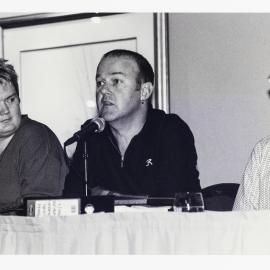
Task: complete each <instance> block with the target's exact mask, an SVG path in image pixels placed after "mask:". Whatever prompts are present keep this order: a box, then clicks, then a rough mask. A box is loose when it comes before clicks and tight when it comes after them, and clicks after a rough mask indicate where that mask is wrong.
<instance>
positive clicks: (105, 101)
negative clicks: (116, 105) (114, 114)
mask: <svg viewBox="0 0 270 270" xmlns="http://www.w3.org/2000/svg"><path fill="white" fill-rule="evenodd" d="M102 105H103V106H112V105H113V103H112V102H111V101H109V100H103V101H102Z"/></svg>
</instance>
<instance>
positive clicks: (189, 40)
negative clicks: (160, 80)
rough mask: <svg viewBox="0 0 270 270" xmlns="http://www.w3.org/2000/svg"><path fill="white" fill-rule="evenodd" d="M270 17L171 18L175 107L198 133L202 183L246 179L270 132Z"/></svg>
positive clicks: (172, 15)
mask: <svg viewBox="0 0 270 270" xmlns="http://www.w3.org/2000/svg"><path fill="white" fill-rule="evenodd" d="M269 26H270V14H233V13H231V14H202V13H201V14H200V13H197V14H188V13H186V14H181V13H170V14H169V54H170V57H169V61H170V85H171V88H170V110H171V112H174V113H177V114H179V115H180V116H181V117H182V118H183V119H184V120H185V121H186V122H187V123H188V124H189V126H190V128H191V129H192V131H193V134H194V136H195V143H196V148H197V152H198V157H199V159H198V168H199V170H200V179H201V184H202V186H203V187H204V186H208V185H211V184H215V183H220V182H240V179H241V175H242V172H243V170H244V167H245V164H246V162H247V160H248V157H249V154H250V152H251V150H252V148H253V146H254V144H255V143H256V142H257V141H258V140H259V139H260V138H262V137H264V136H266V135H268V134H270V100H269V97H268V95H267V91H268V89H269V88H270V84H269V83H268V81H267V77H268V75H269V74H270V34H269Z"/></svg>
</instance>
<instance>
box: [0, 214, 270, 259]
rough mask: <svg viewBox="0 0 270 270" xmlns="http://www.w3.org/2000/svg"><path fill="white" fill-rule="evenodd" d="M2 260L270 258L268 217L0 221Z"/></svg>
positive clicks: (87, 217) (158, 216)
mask: <svg viewBox="0 0 270 270" xmlns="http://www.w3.org/2000/svg"><path fill="white" fill-rule="evenodd" d="M0 253H1V254H270V211H257V212H255V211H254V212H203V213H173V212H168V213H164V212H161V213H158V212H153V213H151V212H145V213H138V212H133V213H111V214H108V213H106V214H105V213H100V214H92V215H80V216H73V217H43V218H31V217H16V216H0Z"/></svg>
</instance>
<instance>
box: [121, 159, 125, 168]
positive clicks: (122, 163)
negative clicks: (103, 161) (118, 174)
mask: <svg viewBox="0 0 270 270" xmlns="http://www.w3.org/2000/svg"><path fill="white" fill-rule="evenodd" d="M123 167H124V156H121V168H123Z"/></svg>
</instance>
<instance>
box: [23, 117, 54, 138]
mask: <svg viewBox="0 0 270 270" xmlns="http://www.w3.org/2000/svg"><path fill="white" fill-rule="evenodd" d="M18 133H19V134H20V136H21V137H24V138H29V137H31V138H32V139H33V140H34V138H39V139H42V138H46V137H48V136H55V134H54V132H53V131H52V130H51V129H50V128H49V127H48V126H47V125H45V124H43V123H41V122H38V121H36V120H32V119H31V118H29V117H28V116H26V115H23V117H22V123H21V126H20V128H19V130H18Z"/></svg>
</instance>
